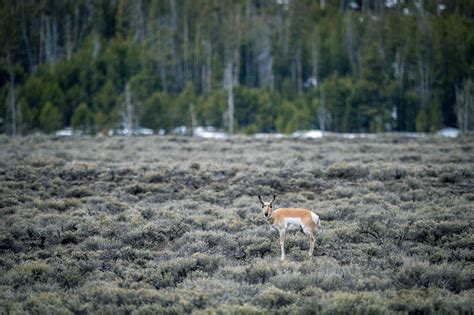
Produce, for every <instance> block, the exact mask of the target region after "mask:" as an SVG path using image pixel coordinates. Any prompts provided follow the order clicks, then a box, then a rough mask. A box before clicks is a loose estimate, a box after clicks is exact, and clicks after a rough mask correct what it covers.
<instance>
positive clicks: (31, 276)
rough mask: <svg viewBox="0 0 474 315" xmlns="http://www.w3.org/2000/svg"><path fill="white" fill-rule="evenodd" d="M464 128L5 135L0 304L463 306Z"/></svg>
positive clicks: (104, 309) (468, 290)
mask: <svg viewBox="0 0 474 315" xmlns="http://www.w3.org/2000/svg"><path fill="white" fill-rule="evenodd" d="M472 140H473V139H465V140H461V139H456V140H452V139H444V138H437V137H430V136H427V137H422V138H412V137H409V136H407V135H381V136H378V137H376V138H373V139H369V138H359V139H343V138H340V137H326V138H323V139H318V140H296V139H282V140H278V139H261V140H256V139H252V138H250V137H235V138H231V139H229V140H222V141H215V140H202V139H193V138H186V137H171V136H168V137H144V138H114V137H112V138H99V137H98V138H92V137H83V138H75V137H72V138H57V137H46V136H29V137H18V138H9V137H5V136H2V137H1V138H0V157H1V159H0V196H1V198H0V218H1V219H0V313H2V314H15V313H25V312H29V313H35V314H44V313H61V314H68V313H75V314H87V313H101V314H131V313H132V314H152V313H159V314H161V313H185V312H186V313H188V312H196V313H199V312H202V313H225V314H228V313H239V314H242V313H292V314H293V313H303V314H310V313H327V314H335V313H346V312H351V313H360V314H370V313H417V314H423V313H443V314H446V313H462V314H472V313H473V312H474V290H473V278H474V268H473V261H474V257H473V256H474V255H473V254H474V251H473V248H474V235H473V219H474V144H473V141H472ZM258 194H261V195H263V196H264V198H268V197H269V196H270V195H272V194H276V195H277V200H276V202H275V206H276V207H287V206H295V207H306V208H309V209H314V210H315V211H317V212H319V213H320V216H321V219H322V228H321V229H320V230H319V231H318V232H317V233H316V238H317V243H316V248H315V251H314V256H313V257H312V259H311V260H309V259H307V250H308V242H307V239H306V237H305V236H304V235H303V234H301V233H296V234H295V233H292V234H290V235H288V236H287V241H286V251H287V255H288V261H285V262H280V261H279V255H280V249H279V244H278V235H277V233H276V232H274V231H272V230H271V229H270V228H269V226H268V224H267V222H266V220H265V218H264V216H263V214H262V213H261V209H260V206H259V202H258V199H257V195H258Z"/></svg>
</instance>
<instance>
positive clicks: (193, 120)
mask: <svg viewBox="0 0 474 315" xmlns="http://www.w3.org/2000/svg"><path fill="white" fill-rule="evenodd" d="M189 113H190V114H191V128H192V130H191V134H192V135H194V131H195V130H196V124H197V123H196V111H195V110H194V104H193V103H191V104H189Z"/></svg>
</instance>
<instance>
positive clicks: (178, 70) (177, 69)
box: [170, 0, 184, 90]
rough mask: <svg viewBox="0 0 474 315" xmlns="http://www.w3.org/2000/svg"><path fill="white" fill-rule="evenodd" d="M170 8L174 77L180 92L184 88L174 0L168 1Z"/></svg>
mask: <svg viewBox="0 0 474 315" xmlns="http://www.w3.org/2000/svg"><path fill="white" fill-rule="evenodd" d="M170 8H171V27H172V29H173V33H174V34H173V49H174V52H173V57H174V65H173V66H174V77H175V87H176V90H181V88H182V87H183V86H184V82H183V73H182V60H181V49H180V41H179V34H180V33H179V21H178V13H177V9H176V0H170Z"/></svg>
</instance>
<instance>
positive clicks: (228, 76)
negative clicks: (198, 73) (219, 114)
mask: <svg viewBox="0 0 474 315" xmlns="http://www.w3.org/2000/svg"><path fill="white" fill-rule="evenodd" d="M232 64H233V62H232V59H231V58H228V60H227V62H226V66H225V69H224V87H225V89H226V90H227V122H228V128H229V134H233V133H234V91H233V82H234V80H233V78H232V67H233V66H232Z"/></svg>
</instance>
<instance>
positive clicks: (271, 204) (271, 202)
mask: <svg viewBox="0 0 474 315" xmlns="http://www.w3.org/2000/svg"><path fill="white" fill-rule="evenodd" d="M275 198H276V196H275V195H273V198H272V201H270V206H273V202H274V201H275Z"/></svg>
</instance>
